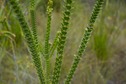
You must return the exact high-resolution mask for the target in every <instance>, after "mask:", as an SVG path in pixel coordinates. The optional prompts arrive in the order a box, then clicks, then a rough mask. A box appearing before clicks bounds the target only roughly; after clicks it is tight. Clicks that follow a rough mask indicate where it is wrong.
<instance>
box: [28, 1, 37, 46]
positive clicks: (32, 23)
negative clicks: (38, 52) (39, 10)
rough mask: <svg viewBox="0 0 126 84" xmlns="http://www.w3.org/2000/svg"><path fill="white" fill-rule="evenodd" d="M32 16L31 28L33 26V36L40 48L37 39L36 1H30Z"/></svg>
mask: <svg viewBox="0 0 126 84" xmlns="http://www.w3.org/2000/svg"><path fill="white" fill-rule="evenodd" d="M30 15H31V26H32V35H33V38H34V41H35V44H36V46H37V48H38V37H37V27H36V17H35V16H36V15H35V0H30Z"/></svg>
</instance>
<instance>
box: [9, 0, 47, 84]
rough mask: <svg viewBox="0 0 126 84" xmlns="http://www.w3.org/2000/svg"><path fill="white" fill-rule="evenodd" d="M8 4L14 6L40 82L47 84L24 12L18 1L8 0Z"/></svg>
mask: <svg viewBox="0 0 126 84" xmlns="http://www.w3.org/2000/svg"><path fill="white" fill-rule="evenodd" d="M8 2H9V3H10V5H11V6H12V9H13V10H14V12H15V14H16V16H17V18H18V21H19V23H20V25H21V28H22V30H23V33H24V35H25V38H26V42H27V44H28V47H29V49H30V52H31V55H32V59H33V62H34V64H35V66H36V70H37V73H38V76H39V79H40V82H41V84H45V79H44V76H43V70H42V65H41V61H40V55H39V53H38V52H37V47H36V45H35V42H34V38H33V36H32V33H31V31H30V29H29V26H28V24H27V22H26V20H25V18H24V15H23V12H22V10H21V8H20V6H19V4H18V3H17V2H16V0H8Z"/></svg>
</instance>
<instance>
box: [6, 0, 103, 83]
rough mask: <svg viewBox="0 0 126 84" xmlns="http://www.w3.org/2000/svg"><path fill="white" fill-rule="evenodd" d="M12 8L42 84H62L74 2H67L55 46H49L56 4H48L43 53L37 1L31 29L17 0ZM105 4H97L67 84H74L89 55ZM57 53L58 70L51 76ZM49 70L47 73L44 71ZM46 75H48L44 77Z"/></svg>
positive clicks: (32, 4) (32, 8)
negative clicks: (51, 64) (94, 27)
mask: <svg viewBox="0 0 126 84" xmlns="http://www.w3.org/2000/svg"><path fill="white" fill-rule="evenodd" d="M8 2H9V3H10V6H11V7H12V9H13V11H14V12H15V14H16V16H17V19H18V21H19V23H20V26H21V28H22V30H23V33H24V36H25V39H26V42H27V44H28V47H29V50H30V53H31V55H32V59H33V63H34V65H35V67H36V70H37V73H38V76H39V79H40V83H41V84H59V78H60V76H61V74H60V73H61V67H62V58H63V53H64V46H65V41H66V37H67V30H68V27H69V23H70V22H69V21H70V17H71V9H72V3H73V0H64V12H63V18H62V23H61V30H60V31H57V34H56V37H55V39H54V42H53V43H52V45H50V44H49V38H50V29H51V16H52V10H53V0H48V6H47V27H46V36H45V45H44V47H43V49H42V50H41V49H40V45H39V44H40V43H39V42H38V38H37V31H36V28H37V27H36V14H35V5H36V4H35V0H30V15H31V24H32V25H31V26H29V25H28V23H27V22H26V20H25V17H24V14H23V11H22V9H21V8H20V6H19V3H18V2H17V1H16V0H8ZM103 2H104V0H96V3H95V6H94V9H93V12H92V15H91V18H90V20H89V23H88V26H87V28H86V29H85V31H84V35H83V38H82V40H81V44H80V46H79V49H78V51H77V54H76V55H75V56H74V59H73V64H72V66H71V68H70V70H69V72H68V74H67V76H66V78H65V81H64V84H70V82H71V80H72V78H73V76H74V73H75V71H76V69H77V66H78V64H79V61H80V59H81V57H82V55H83V53H84V51H85V48H86V45H87V43H88V40H89V39H90V36H91V32H92V31H93V25H94V23H95V21H96V18H97V16H98V14H99V11H100V9H101V7H102V5H103ZM55 50H57V56H56V61H55V66H54V70H53V74H51V73H50V59H51V57H52V56H53V53H54V51H55ZM41 53H42V55H43V57H44V59H45V64H46V67H45V69H43V66H42V64H41V63H42V62H41V59H40V55H41ZM44 70H45V71H44ZM44 72H45V73H44Z"/></svg>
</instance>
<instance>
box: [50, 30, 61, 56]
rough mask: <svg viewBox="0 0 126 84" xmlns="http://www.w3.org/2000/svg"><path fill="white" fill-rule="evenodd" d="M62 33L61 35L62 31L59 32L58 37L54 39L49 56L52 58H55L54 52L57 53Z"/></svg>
mask: <svg viewBox="0 0 126 84" xmlns="http://www.w3.org/2000/svg"><path fill="white" fill-rule="evenodd" d="M60 33H61V32H60V31H58V32H57V34H56V37H55V39H54V42H53V44H52V46H51V48H50V56H49V57H50V58H51V57H52V56H53V54H54V51H55V49H56V47H57V45H58V42H59V35H60Z"/></svg>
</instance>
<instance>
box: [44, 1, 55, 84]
mask: <svg viewBox="0 0 126 84" xmlns="http://www.w3.org/2000/svg"><path fill="white" fill-rule="evenodd" d="M52 6H53V1H52V0H49V1H48V5H47V28H46V37H45V53H44V55H45V59H46V84H49V82H50V81H49V80H50V59H49V48H50V46H49V37H50V27H51V16H52V10H53V8H52Z"/></svg>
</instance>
